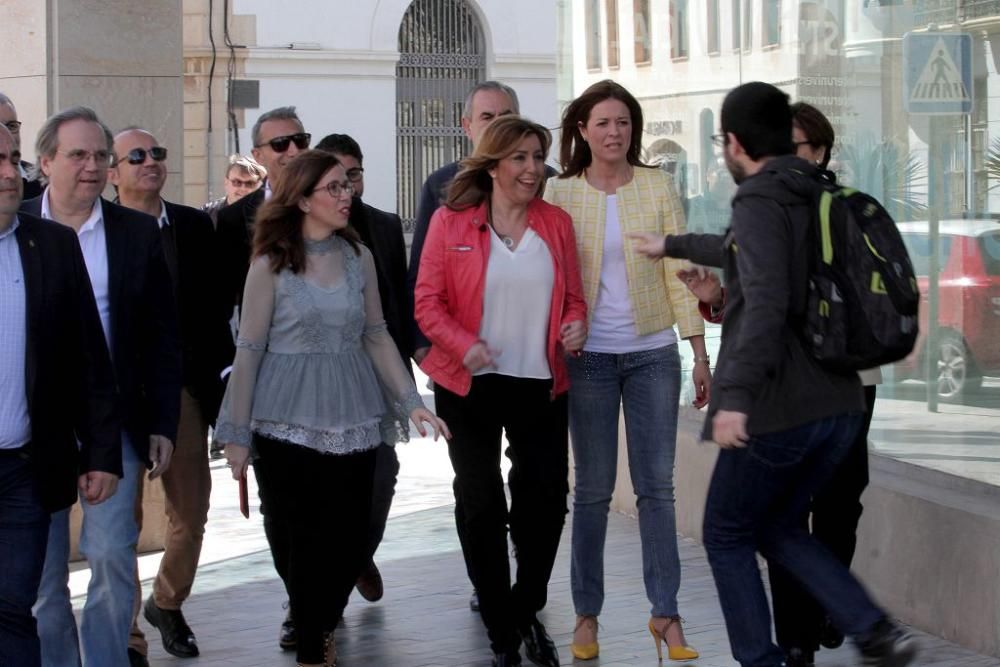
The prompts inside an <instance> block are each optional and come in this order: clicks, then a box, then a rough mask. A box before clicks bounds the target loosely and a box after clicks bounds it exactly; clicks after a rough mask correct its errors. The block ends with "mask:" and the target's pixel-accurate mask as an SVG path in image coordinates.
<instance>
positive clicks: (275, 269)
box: [215, 151, 450, 665]
mask: <svg viewBox="0 0 1000 667" xmlns="http://www.w3.org/2000/svg"><path fill="white" fill-rule="evenodd" d="M351 194H352V188H351V184H350V182H349V181H348V180H347V174H346V173H345V172H344V169H343V167H342V166H340V164H339V163H338V161H337V159H336V158H335V157H333V156H332V155H330V154H328V153H325V152H319V151H306V152H304V153H302V154H301V155H299V156H297V157H296V158H294V159H293V160H292V161H291V162H289V163H288V165H287V166H286V168H285V175H284V177H283V178H282V180H281V182H280V183H279V184H278V187H277V188H276V189H275V191H274V193H273V196H272V197H271V199H270V200H269V201H268V202H267V203H266V204H265V205H264V206H263V207H262V208H261V210H260V212H259V213H258V216H257V221H256V224H255V234H254V257H255V259H254V260H253V263H252V264H251V266H250V271H249V274H248V275H247V282H246V290H245V292H244V298H243V312H242V319H241V322H240V333H239V338H238V340H237V352H236V360H235V362H234V364H233V373H232V377H231V378H230V381H229V386H228V388H227V390H226V395H225V398H224V400H223V404H222V409H221V410H220V412H219V418H218V420H217V427H216V431H215V439H216V440H217V441H219V442H221V443H224V444H225V450H226V458H227V459H228V460H229V464H230V466H231V468H232V470H233V477H234V478H237V479H238V478H239V477H240V476H242V475H244V474H246V469H247V464H248V462H249V455H250V450H251V448H252V449H253V453H254V472H255V474H256V476H257V482H258V486H259V488H260V496H261V503H262V505H263V506H265V507H266V508H267V512H268V514H269V519H270V521H269V522H268V523H269V525H270V527H269V530H268V541H269V543H270V544H271V546H272V555H273V556H274V559H275V567H276V569H277V570H278V572H279V574H281V575H282V578H283V579H284V580H285V585H286V587H287V589H288V593H289V599H290V602H291V608H292V610H293V612H294V618H295V623H296V626H297V631H298V646H297V652H298V660H299V664H300V665H323V664H333V663H334V662H335V659H334V656H335V651H334V646H333V629H334V627H335V626H336V624H337V620H338V619H339V618H340V616H341V614H342V612H343V609H344V607H345V606H346V604H347V598H348V595H349V594H350V591H351V588H352V587H353V585H354V582H355V581H356V580H357V577H358V575H359V574H360V572H361V569H362V567H363V566H364V560H365V556H366V554H365V536H366V534H367V533H366V531H367V526H368V521H369V512H370V504H371V491H372V476H373V470H374V460H375V459H374V450H375V448H376V447H377V446H378V445H379V443H381V442H385V443H388V444H393V443H396V442H399V441H402V440H406V438H407V433H408V427H407V418H409V419H410V420H412V421H413V423H414V424H415V425H416V427H417V430H418V431H419V432H420V434H421V435H426V430H425V427H424V423H425V422H426V423H429V424H430V425H431V426H432V427H433V431H434V437H435V439H436V438H437V436H438V434H439V433H443V434H444V435H445V436H446V437H448V436H449V435H450V434H449V433H448V431H447V426H446V425H445V424H444V422H442V421H441V420H439V419H438V418H437V417H436V416H434V414H433V413H431V412H430V411H429V410H427V409H426V408H425V407H424V405H423V402H422V401H421V399H420V395H419V394H418V393H417V388H416V386H415V385H414V383H413V379H412V378H411V377H410V375H409V374H408V373H407V371H406V369H405V367H404V366H403V363H402V361H401V360H400V358H399V353H398V352H397V350H396V346H395V344H394V343H393V341H392V339H391V338H390V336H389V333H388V331H387V329H386V325H385V321H384V320H383V318H382V307H381V303H380V301H379V295H378V284H377V280H376V277H375V265H374V263H373V260H372V256H371V253H370V252H369V251H368V250H367V249H366V248H365V247H364V246H362V245H361V244H360V243H359V242H358V239H357V236H356V234H355V233H354V231H353V230H352V229H350V228H349V227H348V226H347V219H348V214H349V212H350V206H351ZM274 531H285V532H284V533H283V534H282V535H280V536H276V535H274V534H273V533H274ZM279 543H280V545H281V547H282V548H280V549H277V548H275V545H276V544H279Z"/></svg>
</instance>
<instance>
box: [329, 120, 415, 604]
mask: <svg viewBox="0 0 1000 667" xmlns="http://www.w3.org/2000/svg"><path fill="white" fill-rule="evenodd" d="M316 148H317V149H319V150H324V151H328V152H330V153H333V154H334V156H335V157H336V158H337V159H338V160H340V163H341V164H342V165H343V166H344V169H345V170H346V171H347V178H348V180H350V182H351V184H352V185H353V186H354V198H353V200H352V202H351V217H350V219H349V224H350V225H351V227H354V229H356V230H357V232H358V234H359V235H360V236H361V240H362V241H363V242H364V244H365V245H366V246H368V248H369V249H370V250H371V251H372V257H373V258H374V259H375V273H376V276H377V277H378V292H379V300H380V301H381V302H382V313H383V315H385V323H386V325H387V326H388V328H389V335H390V336H392V340H393V341H394V342H395V343H396V348H397V349H398V350H399V356H400V357H401V358H402V359H403V365H405V366H406V368H407V370H410V371H411V373H412V369H411V368H410V349H411V348H412V346H413V344H412V342H411V335H410V332H411V322H412V321H413V311H412V310H410V300H409V299H408V298H407V294H406V241H405V239H404V238H403V223H402V221H401V220H400V219H399V216H398V215H396V214H395V213H388V212H386V211H381V210H379V209H377V208H375V207H374V206H370V205H369V204H366V203H364V202H363V201H362V197H363V196H364V193H365V169H364V166H363V161H364V156H363V155H362V153H361V146H359V145H358V142H357V141H355V140H354V139H353V138H351V137H350V136H348V135H346V134H331V135H328V136H326V137H323V139H322V140H321V141H320V142H319V143H318V144H316ZM398 474H399V457H398V456H397V455H396V448H395V447H393V446H391V445H387V444H385V443H383V444H381V445H379V447H378V448H377V449H376V451H375V483H374V485H373V489H372V516H371V524H370V526H369V532H368V554H367V555H368V565H367V566H366V567H365V569H364V571H362V573H361V576H360V577H358V582H357V588H358V592H359V593H361V596H362V597H363V598H364V599H366V600H368V601H369V602H375V601H377V600H379V599H381V598H382V594H383V585H382V575H381V573H380V572H379V570H378V567H377V566H376V565H375V560H374V558H375V552H376V551H377V550H378V546H379V544H380V543H381V542H382V536H383V535H384V534H385V523H386V520H387V519H388V518H389V509H390V507H391V506H392V496H393V493H394V492H395V488H396V476H397V475H398Z"/></svg>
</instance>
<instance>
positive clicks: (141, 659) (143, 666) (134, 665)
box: [128, 648, 149, 667]
mask: <svg viewBox="0 0 1000 667" xmlns="http://www.w3.org/2000/svg"><path fill="white" fill-rule="evenodd" d="M128 664H129V667H149V660H147V659H146V656H144V655H143V654H142V653H139V652H138V651H136V650H135V649H134V648H130V649H129V650H128Z"/></svg>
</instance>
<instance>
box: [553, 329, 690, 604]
mask: <svg viewBox="0 0 1000 667" xmlns="http://www.w3.org/2000/svg"><path fill="white" fill-rule="evenodd" d="M568 365H569V375H570V392H569V424H570V434H571V436H572V444H573V459H574V466H575V467H574V470H575V472H576V487H575V489H574V495H573V554H572V559H571V564H570V579H571V581H572V589H573V605H574V607H575V608H576V613H577V614H580V615H587V616H597V615H599V614H600V613H601V607H602V606H603V604H604V540H605V537H606V535H607V529H608V506H609V504H610V502H611V495H612V493H613V492H614V488H615V476H616V474H617V462H618V412H619V406H622V407H623V408H624V412H625V434H626V441H627V446H628V463H629V472H630V473H631V476H632V488H633V490H634V491H635V495H636V496H637V497H638V500H637V503H636V506H637V507H638V510H639V536H640V538H641V540H642V576H643V580H644V581H645V583H646V596H647V597H648V598H649V601H650V603H651V604H652V611H651V614H652V615H653V616H673V615H675V614H677V590H678V588H679V587H680V581H681V565H680V558H679V556H678V553H677V522H676V518H675V516H674V450H675V448H676V444H677V409H678V402H679V400H680V372H681V371H680V356H679V355H678V352H677V345H669V346H667V347H663V348H659V349H655V350H647V351H642V352H628V353H625V354H604V353H600V352H584V353H583V354H582V355H581V356H580V357H579V358H575V359H574V358H570V359H569V360H568Z"/></svg>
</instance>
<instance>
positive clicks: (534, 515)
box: [434, 374, 569, 653]
mask: <svg viewBox="0 0 1000 667" xmlns="http://www.w3.org/2000/svg"><path fill="white" fill-rule="evenodd" d="M551 388H552V382H551V381H550V380H531V379H524V378H514V377H508V376H504V375H495V374H490V375H481V376H477V377H474V378H473V380H472V389H471V391H470V392H469V395H468V396H465V397H462V396H458V395H457V394H454V393H452V392H450V391H448V390H447V389H444V388H442V387H440V386H435V389H434V398H435V402H436V405H437V411H438V415H439V416H440V417H442V418H443V419H444V420H445V421H446V422H448V426H449V427H450V429H451V433H452V438H451V440H450V441H449V442H448V454H449V456H450V457H451V464H452V467H453V468H454V470H455V484H454V489H455V501H456V503H457V504H458V505H459V506H460V507H461V512H458V513H456V517H457V518H458V519H459V520H460V521H461V522H462V524H463V526H464V531H461V533H460V534H461V535H462V540H461V542H462V549H463V552H464V555H465V559H466V563H467V565H468V567H469V569H470V574H471V577H472V583H473V585H474V586H475V587H476V589H477V590H478V591H479V604H480V612H481V616H482V619H483V623H484V624H485V626H486V631H487V633H488V635H489V638H490V644H491V646H492V648H493V650H494V651H495V652H497V653H500V652H512V651H516V650H517V649H518V648H519V646H520V644H521V640H520V637H519V635H518V633H517V626H518V624H521V623H524V622H527V621H529V620H531V619H533V618H534V617H535V614H536V613H537V612H538V611H539V610H541V609H542V608H544V607H545V603H546V600H547V596H548V584H549V577H550V575H551V574H552V566H553V563H554V562H555V557H556V550H557V549H558V548H559V539H560V537H561V535H562V529H563V524H564V523H565V520H566V514H567V509H566V497H567V495H568V493H569V485H568V480H567V477H568V475H569V469H568V465H569V464H568V456H569V455H568V452H569V437H568V432H569V427H568V421H567V419H568V417H567V411H566V405H567V404H566V396H565V395H562V396H559V397H557V398H555V399H552V398H551V395H550V391H551ZM503 431H506V432H507V441H508V443H509V444H510V447H509V449H508V451H507V456H508V457H509V458H510V460H511V470H510V476H509V478H508V486H509V488H510V497H511V502H510V510H509V511H508V509H507V498H506V496H505V494H504V483H503V477H502V475H501V473H500V443H501V435H502V432H503ZM508 526H509V529H510V537H511V541H512V542H513V543H514V549H515V552H516V557H517V573H516V579H515V583H514V585H513V586H511V574H510V561H509V560H508V547H507V530H508Z"/></svg>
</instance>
